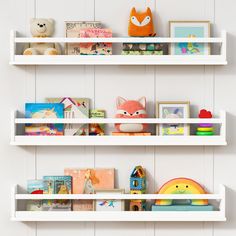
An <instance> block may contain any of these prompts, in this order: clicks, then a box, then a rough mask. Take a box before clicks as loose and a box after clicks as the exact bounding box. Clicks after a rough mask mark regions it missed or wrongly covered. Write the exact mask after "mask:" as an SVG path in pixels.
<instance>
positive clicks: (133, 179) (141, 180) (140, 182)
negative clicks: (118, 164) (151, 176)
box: [130, 166, 146, 194]
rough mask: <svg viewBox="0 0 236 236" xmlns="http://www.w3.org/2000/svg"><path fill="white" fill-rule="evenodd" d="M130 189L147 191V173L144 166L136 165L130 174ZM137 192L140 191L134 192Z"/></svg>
mask: <svg viewBox="0 0 236 236" xmlns="http://www.w3.org/2000/svg"><path fill="white" fill-rule="evenodd" d="M130 190H131V191H133V190H138V191H141V192H140V193H145V191H146V174H145V171H144V169H143V167H142V166H136V167H135V168H134V170H133V172H132V173H131V176H130ZM133 193H134V194H137V193H138V192H133Z"/></svg>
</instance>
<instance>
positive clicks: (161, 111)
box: [157, 102, 190, 136]
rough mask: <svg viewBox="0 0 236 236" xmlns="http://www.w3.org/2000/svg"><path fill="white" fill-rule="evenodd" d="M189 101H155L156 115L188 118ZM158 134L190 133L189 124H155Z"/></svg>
mask: <svg viewBox="0 0 236 236" xmlns="http://www.w3.org/2000/svg"><path fill="white" fill-rule="evenodd" d="M189 105H190V103H189V102H157V117H159V118H163V119H165V118H166V119H178V118H180V119H181V118H189V116H190V111H189ZM157 134H158V135H160V136H187V135H190V125H189V124H160V125H157Z"/></svg>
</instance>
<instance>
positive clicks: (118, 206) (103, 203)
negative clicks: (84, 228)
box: [94, 189, 125, 211]
mask: <svg viewBox="0 0 236 236" xmlns="http://www.w3.org/2000/svg"><path fill="white" fill-rule="evenodd" d="M94 193H95V194H124V193H125V190H124V189H109V190H107V189H99V190H95V191H94ZM94 210H95V211H124V210H125V201H124V200H119V199H118V200H117V199H111V200H103V199H97V200H95V201H94Z"/></svg>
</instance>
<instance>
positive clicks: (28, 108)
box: [25, 103, 64, 136]
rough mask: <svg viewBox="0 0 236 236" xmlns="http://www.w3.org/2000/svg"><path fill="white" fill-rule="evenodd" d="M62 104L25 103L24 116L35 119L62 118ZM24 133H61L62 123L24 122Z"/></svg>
mask: <svg viewBox="0 0 236 236" xmlns="http://www.w3.org/2000/svg"><path fill="white" fill-rule="evenodd" d="M63 110H64V104H60V103H26V104H25V117H26V118H35V119H46V118H48V119H54V118H64V112H63ZM25 134H26V135H49V136H50V135H63V124H26V125H25Z"/></svg>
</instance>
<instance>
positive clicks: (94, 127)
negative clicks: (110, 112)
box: [89, 110, 105, 136]
mask: <svg viewBox="0 0 236 236" xmlns="http://www.w3.org/2000/svg"><path fill="white" fill-rule="evenodd" d="M90 118H105V111H104V110H90ZM104 134H105V124H90V125H89V135H95V136H102V135H104Z"/></svg>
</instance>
